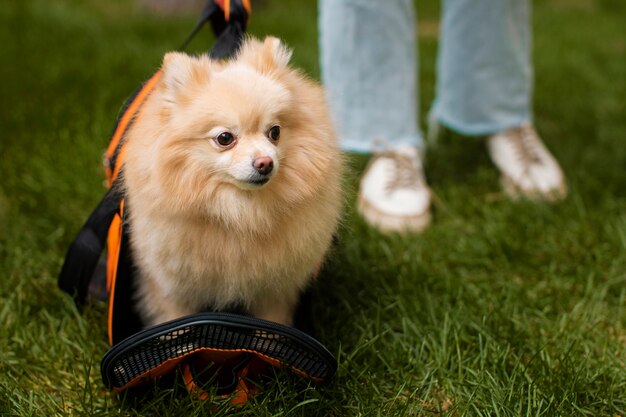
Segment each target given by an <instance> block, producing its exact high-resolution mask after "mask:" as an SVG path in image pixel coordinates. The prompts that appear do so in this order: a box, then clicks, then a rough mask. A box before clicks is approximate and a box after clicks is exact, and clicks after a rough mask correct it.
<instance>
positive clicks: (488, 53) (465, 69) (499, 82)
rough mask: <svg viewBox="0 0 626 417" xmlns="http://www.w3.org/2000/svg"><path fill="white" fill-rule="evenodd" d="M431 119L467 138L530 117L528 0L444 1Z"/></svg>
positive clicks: (523, 120)
mask: <svg viewBox="0 0 626 417" xmlns="http://www.w3.org/2000/svg"><path fill="white" fill-rule="evenodd" d="M437 70H438V74H437V98H436V100H435V104H434V107H433V109H432V111H433V113H434V116H435V117H436V119H437V120H439V121H440V122H441V123H442V124H444V125H445V126H447V127H449V128H451V129H453V130H456V131H458V132H460V133H463V134H466V135H489V134H492V133H496V132H500V131H502V130H505V129H508V128H510V127H514V126H519V125H521V124H522V123H524V122H529V121H530V119H531V93H532V92H531V89H532V67H531V33H530V2H529V1H528V0H444V1H443V18H442V30H441V40H440V46H439V59H438V63H437Z"/></svg>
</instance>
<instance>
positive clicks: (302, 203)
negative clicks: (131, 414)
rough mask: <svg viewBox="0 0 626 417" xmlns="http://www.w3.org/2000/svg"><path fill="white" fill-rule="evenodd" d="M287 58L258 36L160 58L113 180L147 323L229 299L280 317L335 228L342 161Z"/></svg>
mask: <svg viewBox="0 0 626 417" xmlns="http://www.w3.org/2000/svg"><path fill="white" fill-rule="evenodd" d="M290 55H291V53H290V51H289V50H287V49H286V48H285V47H284V46H283V45H282V44H281V43H280V41H279V40H278V39H276V38H266V39H265V41H264V42H260V41H258V40H254V39H248V40H246V41H245V42H244V44H243V46H242V48H241V50H240V52H239V53H238V54H237V56H236V57H235V58H233V59H232V60H230V61H227V62H215V61H211V60H209V58H208V57H206V56H201V57H191V56H188V55H185V54H182V53H169V54H167V55H166V56H165V58H164V60H163V66H162V71H163V73H162V76H161V78H160V80H159V85H158V86H157V87H156V89H155V90H154V91H153V92H152V93H151V95H150V97H149V98H148V99H147V101H146V102H145V103H144V105H143V106H144V107H143V108H142V110H141V113H140V115H139V117H138V118H137V119H136V120H135V121H134V123H133V126H132V127H131V128H130V131H129V132H128V133H127V137H126V140H127V141H128V142H127V145H126V156H125V157H126V159H125V164H124V168H123V174H122V175H123V178H124V183H125V186H126V190H125V191H126V195H127V198H126V208H127V210H128V213H129V226H130V231H131V250H132V254H133V257H134V260H135V263H136V264H137V267H138V275H139V278H138V307H139V311H140V313H141V314H142V316H143V318H144V320H145V322H146V323H147V324H157V323H161V322H164V321H168V320H171V319H175V318H177V317H181V316H184V315H188V314H192V313H196V312H199V311H203V310H207V309H208V310H223V309H228V308H231V307H234V306H242V307H244V308H246V309H247V310H248V311H249V312H250V313H251V314H252V315H253V316H255V317H258V318H262V319H266V320H271V321H275V322H279V323H283V324H291V323H292V320H293V313H294V307H295V305H296V304H297V302H298V299H299V295H300V293H301V291H302V290H303V289H304V288H305V287H306V286H307V285H308V284H309V282H310V280H311V278H312V274H313V273H314V271H315V270H316V268H317V267H318V266H319V264H320V262H321V261H322V260H323V258H324V254H325V253H326V251H327V250H328V248H329V245H330V243H331V238H332V235H333V233H334V231H335V229H336V227H337V223H338V219H339V216H340V211H341V202H342V195H341V171H342V163H341V157H340V151H339V149H338V146H337V143H336V138H335V135H334V131H333V128H332V126H331V122H330V120H329V114H328V110H327V107H326V103H325V99H324V94H323V91H322V89H321V88H320V87H319V86H318V85H317V84H315V83H314V82H312V81H310V80H308V79H306V78H305V77H304V76H303V75H302V74H301V73H300V72H298V71H296V70H293V69H291V68H290V67H289V66H288V63H289V59H290Z"/></svg>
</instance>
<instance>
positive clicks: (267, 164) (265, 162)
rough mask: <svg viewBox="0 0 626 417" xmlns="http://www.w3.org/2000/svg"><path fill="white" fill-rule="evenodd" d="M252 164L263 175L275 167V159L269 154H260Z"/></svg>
mask: <svg viewBox="0 0 626 417" xmlns="http://www.w3.org/2000/svg"><path fill="white" fill-rule="evenodd" d="M252 166H253V167H254V169H256V171H257V172H258V173H259V174H261V175H268V174H269V173H270V172H272V170H273V169H274V161H273V160H272V158H270V157H269V156H260V157H258V158H256V159H255V160H254V161H252Z"/></svg>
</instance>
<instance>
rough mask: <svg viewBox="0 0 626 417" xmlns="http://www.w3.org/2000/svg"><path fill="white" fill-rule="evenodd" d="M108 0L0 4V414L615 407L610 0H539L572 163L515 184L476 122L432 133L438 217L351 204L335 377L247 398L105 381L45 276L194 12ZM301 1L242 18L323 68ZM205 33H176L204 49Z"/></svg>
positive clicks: (322, 287) (99, 317) (335, 333)
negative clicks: (544, 196) (394, 232)
mask: <svg viewBox="0 0 626 417" xmlns="http://www.w3.org/2000/svg"><path fill="white" fill-rule="evenodd" d="M420 3H423V4H420V6H422V7H421V8H420V9H419V18H420V21H421V22H422V27H423V28H424V30H423V31H420V38H421V39H420V41H421V43H420V64H421V73H420V79H421V85H422V90H421V92H422V93H421V102H422V107H423V108H427V107H428V103H430V101H431V100H432V96H433V88H432V86H433V84H434V67H435V51H436V44H437V37H436V30H433V28H435V29H436V24H437V19H438V17H437V16H438V15H437V7H438V6H437V4H436V3H435V4H433V3H432V2H428V3H427V2H420ZM129 4H130V2H125V1H122V0H115V1H110V2H102V1H96V0H74V1H70V0H57V1H53V2H47V1H43V0H9V1H8V2H4V4H3V6H2V7H0V44H1V45H2V47H0V62H1V63H2V64H0V80H2V84H1V85H0V98H1V100H0V106H1V107H0V109H1V111H0V135H1V138H0V415H5V414H6V415H15V416H30V415H42V416H53V415H98V416H114V415H124V416H126V415H129V416H135V415H144V416H153V415H159V416H181V415H190V416H199V415H209V414H211V415H225V414H229V415H254V416H269V415H281V416H292V415H302V416H344V415H355V416H356V415H368V416H370V415H374V416H375V415H380V416H403V415H404V416H413V415H421V416H430V415H447V416H463V415H468V416H475V415H478V416H480V415H489V416H526V415H527V416H540V415H541V416H579V415H580V416H616V415H617V416H625V415H626V172H625V168H626V142H625V141H626V84H625V81H626V26H625V25H624V22H625V21H626V7H625V6H624V3H623V1H621V0H545V1H536V2H535V4H534V6H535V7H534V29H535V31H534V32H535V51H534V56H535V67H536V94H535V111H536V115H537V116H536V124H537V126H538V128H539V130H540V132H541V133H542V135H543V137H544V138H545V141H546V142H547V144H548V146H549V147H550V148H551V149H553V150H554V152H555V154H556V155H557V157H558V159H559V160H560V161H561V162H562V165H563V168H564V170H565V171H566V173H567V176H568V179H569V188H570V194H569V197H568V198H567V199H566V200H565V201H564V202H561V203H558V204H554V205H543V204H533V203H529V202H511V201H509V200H507V199H506V198H505V197H504V196H503V195H502V193H501V192H500V191H499V186H498V178H497V174H496V172H495V170H494V169H493V167H492V166H491V165H490V164H489V162H488V159H487V157H486V154H485V150H484V146H483V144H482V143H481V142H480V141H477V140H469V139H466V138H461V137H459V136H457V135H454V134H450V133H448V134H446V135H444V137H443V138H442V140H441V143H440V145H439V146H438V147H436V148H434V149H431V151H430V152H429V154H428V160H427V175H428V179H429V183H430V185H431V187H432V189H433V191H434V193H435V196H436V198H435V203H434V223H433V225H432V227H430V228H429V229H428V230H427V231H426V232H425V233H424V234H423V235H420V236H412V237H398V236H396V237H386V236H383V235H380V234H379V233H377V232H376V231H374V230H371V229H369V228H368V227H366V225H365V224H364V223H363V222H362V220H360V219H359V218H358V216H356V215H355V214H354V209H353V207H352V206H353V201H354V191H355V187H356V183H357V175H358V172H359V171H360V170H361V169H362V168H363V165H364V162H365V161H364V159H363V158H356V157H355V158H352V159H351V162H352V165H353V167H352V168H353V169H352V172H351V174H350V177H349V178H348V180H347V184H348V185H347V188H348V195H349V196H348V201H349V202H350V204H349V207H348V211H347V214H346V219H345V224H344V227H343V229H342V231H341V234H340V238H339V243H338V245H337V247H336V248H335V249H334V251H333V253H332V256H331V258H330V260H329V262H328V264H327V265H326V268H325V270H324V273H323V277H322V278H321V280H320V283H319V288H318V289H317V294H316V301H317V302H316V306H315V315H316V320H317V323H318V328H319V338H320V340H322V341H323V342H324V343H325V344H326V345H327V346H328V347H329V349H330V350H331V351H332V352H334V353H335V354H336V355H337V357H338V359H339V370H338V373H337V377H336V379H335V380H334V381H333V383H332V384H330V385H328V386H322V387H314V386H313V385H308V384H306V383H303V382H301V381H298V380H297V379H296V378H294V377H290V376H288V375H284V374H281V375H279V376H277V377H276V378H274V379H272V381H270V383H268V386H267V387H266V388H265V389H264V390H263V392H262V393H261V394H260V395H259V396H258V397H257V398H255V399H254V400H253V401H252V402H251V403H250V404H248V405H247V406H245V407H243V408H232V407H230V406H229V405H228V403H227V402H224V401H218V402H213V403H210V402H201V401H198V400H196V399H194V398H193V397H190V396H188V395H185V393H184V392H180V390H177V389H173V390H172V389H155V390H154V392H151V393H150V394H149V395H147V396H146V397H145V398H140V399H133V398H121V399H120V398H117V397H115V396H113V395H112V394H110V393H108V392H107V391H106V390H105V389H104V387H103V386H102V384H101V382H100V375H99V361H100V359H101V357H102V355H103V354H104V352H105V351H106V349H107V343H106V337H105V328H106V326H105V314H104V308H103V307H102V306H94V307H93V308H90V309H87V310H86V312H85V313H84V314H83V315H81V314H79V313H78V312H77V311H76V310H75V308H74V306H73V304H72V302H71V301H70V300H69V299H68V297H66V296H64V295H63V294H62V293H61V292H60V291H59V290H58V289H57V288H56V276H57V273H58V271H59V268H60V266H61V262H62V259H63V256H64V253H65V250H66V248H67V246H68V244H69V242H70V241H71V239H72V238H73V236H74V234H75V233H76V232H77V230H78V228H79V227H80V225H81V224H82V222H83V221H84V220H85V218H86V216H87V215H88V214H89V212H90V210H91V209H92V208H93V207H94V206H95V204H96V203H97V202H98V200H99V199H100V197H101V196H102V195H103V192H104V187H103V186H102V180H103V174H102V170H101V155H102V151H103V149H104V148H105V146H106V144H107V141H108V136H109V134H110V132H111V128H112V124H113V121H114V118H115V115H116V113H117V111H118V109H119V107H120V105H121V103H122V102H123V100H124V99H125V97H126V96H127V95H128V94H129V93H130V92H132V91H133V90H134V89H135V88H136V86H137V85H138V83H139V82H140V81H141V80H143V79H144V78H145V77H146V76H147V75H148V74H150V73H151V71H153V70H154V69H155V68H157V66H158V65H159V63H160V59H161V57H162V54H163V53H164V52H165V51H167V50H170V49H174V48H175V47H176V46H177V45H178V43H179V42H180V41H182V39H184V37H185V36H186V34H187V32H188V30H189V29H190V28H191V26H192V24H193V21H194V17H193V16H179V17H173V18H163V17H157V16H151V15H146V14H144V13H142V12H141V11H140V10H137V9H135V8H132V7H131V6H130V5H129ZM315 11H316V6H315V3H314V2H298V1H296V0H291V1H285V0H281V1H278V0H274V1H270V0H264V1H259V2H258V3H256V7H255V10H254V16H253V21H252V25H251V31H252V33H254V34H257V35H263V34H275V35H278V36H280V37H282V38H284V39H285V40H286V41H287V42H288V43H289V44H290V45H291V46H293V47H295V53H294V63H295V64H296V65H298V66H301V67H303V68H304V69H305V70H306V71H307V72H309V73H310V74H312V75H313V76H317V75H318V73H319V66H318V62H317V46H316V36H317V32H316V21H315V17H314V15H315ZM210 39H211V38H210V36H208V35H206V33H205V34H203V36H200V37H199V38H198V39H196V40H195V41H194V43H193V44H192V48H191V49H192V50H194V51H201V50H204V49H207V47H208V45H209V43H210Z"/></svg>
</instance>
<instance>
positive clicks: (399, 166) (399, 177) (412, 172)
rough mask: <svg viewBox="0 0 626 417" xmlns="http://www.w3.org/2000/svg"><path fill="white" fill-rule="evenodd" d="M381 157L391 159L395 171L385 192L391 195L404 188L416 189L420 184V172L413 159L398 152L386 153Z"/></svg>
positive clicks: (386, 185)
mask: <svg viewBox="0 0 626 417" xmlns="http://www.w3.org/2000/svg"><path fill="white" fill-rule="evenodd" d="M380 157H382V158H385V159H390V160H391V161H392V164H391V167H392V169H393V170H394V172H393V173H392V175H390V181H389V182H387V184H385V192H386V193H387V194H391V193H393V192H394V191H396V190H398V189H402V188H416V187H418V186H419V183H420V175H419V170H418V169H417V168H416V166H415V164H414V163H413V158H411V157H410V156H408V155H402V154H399V153H398V152H384V153H382V154H380Z"/></svg>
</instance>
